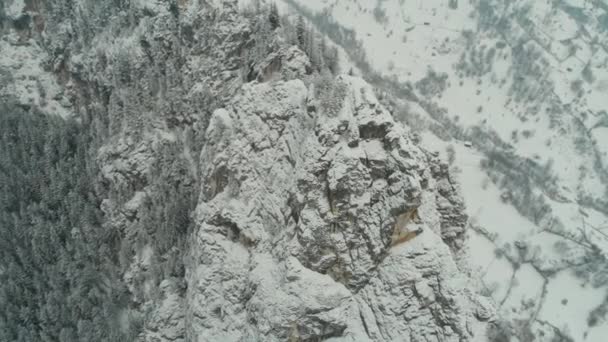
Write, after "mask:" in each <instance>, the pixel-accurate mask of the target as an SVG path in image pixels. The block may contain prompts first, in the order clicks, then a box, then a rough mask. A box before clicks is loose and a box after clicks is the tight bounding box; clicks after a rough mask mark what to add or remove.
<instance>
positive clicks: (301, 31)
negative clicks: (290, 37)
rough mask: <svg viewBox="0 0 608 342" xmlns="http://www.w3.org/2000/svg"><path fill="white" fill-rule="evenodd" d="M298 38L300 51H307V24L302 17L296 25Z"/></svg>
mask: <svg viewBox="0 0 608 342" xmlns="http://www.w3.org/2000/svg"><path fill="white" fill-rule="evenodd" d="M296 37H297V38H298V46H299V47H300V49H302V50H304V51H306V24H305V23H304V17H302V16H299V17H298V22H297V23H296Z"/></svg>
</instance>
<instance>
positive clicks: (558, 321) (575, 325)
mask: <svg viewBox="0 0 608 342" xmlns="http://www.w3.org/2000/svg"><path fill="white" fill-rule="evenodd" d="M605 297H606V289H604V288H593V287H591V286H590V285H588V284H584V283H583V282H582V281H581V280H579V279H578V278H576V276H575V275H574V274H572V273H571V272H570V271H568V270H566V271H562V272H560V273H558V274H557V275H556V276H555V277H554V278H552V279H551V282H549V285H548V286H547V296H546V298H545V301H544V303H543V306H542V309H541V311H540V312H539V318H540V319H542V320H546V321H549V322H551V323H552V324H553V325H555V326H557V327H559V328H566V330H568V331H569V332H570V335H571V336H572V338H574V340H575V341H597V342H602V341H604V339H595V338H594V339H591V336H587V338H586V339H585V332H587V331H588V330H591V331H593V335H592V336H595V337H600V336H602V334H601V333H600V332H603V333H604V334H607V333H608V325H603V326H599V327H598V328H597V329H589V328H588V326H587V315H586V314H585V313H587V312H588V311H589V308H595V307H596V306H597V305H599V304H600V303H601V302H602V301H603V300H604V298H605ZM564 300H565V301H567V302H566V304H564V302H565V301H564ZM605 336H608V335H603V336H602V337H603V338H605Z"/></svg>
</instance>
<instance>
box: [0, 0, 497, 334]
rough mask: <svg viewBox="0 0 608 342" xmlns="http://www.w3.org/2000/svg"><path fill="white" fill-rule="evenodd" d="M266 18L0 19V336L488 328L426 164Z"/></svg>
mask: <svg viewBox="0 0 608 342" xmlns="http://www.w3.org/2000/svg"><path fill="white" fill-rule="evenodd" d="M275 10H276V9H275V8H273V7H269V8H268V7H266V6H264V7H263V8H259V9H256V8H253V9H246V10H241V9H239V7H238V6H237V3H236V1H194V0H191V1H189V0H179V1H169V0H167V1H160V0H156V1H154V0H150V1H121V0H116V1H110V2H100V1H96V0H95V1H94V0H80V1H63V0H56V1H37V0H8V1H5V2H4V3H3V4H2V5H0V25H1V37H0V101H1V102H2V103H1V104H2V106H0V119H1V120H0V123H2V126H1V127H0V137H1V138H2V139H0V143H2V146H1V148H0V157H1V158H2V159H1V160H0V194H2V197H0V225H1V226H0V243H1V244H0V257H1V258H0V340H2V341H286V340H287V341H320V340H332V341H366V340H369V341H395V340H404V341H472V340H477V341H485V340H487V339H488V338H490V336H494V335H496V334H497V331H496V330H495V329H494V328H495V326H489V325H488V324H487V323H488V321H492V320H493V319H494V316H495V313H494V307H493V303H492V301H491V300H489V299H488V298H487V297H484V296H481V295H480V294H479V293H478V290H479V287H478V284H479V281H478V279H475V275H473V274H471V272H470V270H469V267H468V262H469V259H468V255H467V249H466V248H465V246H466V234H465V233H466V229H467V228H468V225H467V219H468V218H467V214H466V213H465V207H464V204H463V201H462V197H461V195H460V190H459V186H458V184H457V182H456V181H455V179H454V177H453V176H452V175H451V173H450V171H449V167H448V165H447V164H446V163H445V162H443V161H442V160H441V159H440V158H439V156H438V154H437V153H430V152H428V151H427V150H426V149H425V148H424V147H423V146H422V145H421V143H420V136H419V134H416V133H413V132H412V131H411V130H410V129H409V128H408V127H406V126H404V125H402V124H401V123H397V122H395V120H394V119H393V117H392V115H391V113H390V112H389V111H388V110H387V109H386V108H385V107H384V106H383V105H382V104H381V103H380V101H379V100H378V99H377V98H376V96H375V94H374V90H373V89H372V87H371V86H369V85H368V84H367V83H366V82H365V81H363V80H362V79H360V78H357V77H352V76H347V75H334V74H335V73H336V72H337V69H338V67H337V65H336V59H337V56H336V55H335V50H333V49H331V48H330V47H326V46H325V45H324V43H320V44H319V45H318V46H319V48H320V47H321V46H323V47H324V48H323V49H322V52H320V53H313V50H312V49H306V48H304V46H305V45H306V46H308V47H310V46H311V45H310V44H308V43H307V44H304V34H305V33H306V34H307V35H308V36H307V38H306V39H308V40H307V41H313V42H314V41H315V39H316V38H315V37H314V36H312V35H311V33H310V32H305V31H304V29H303V26H301V25H300V24H296V25H292V24H290V23H289V22H288V21H287V20H286V18H280V19H279V18H278V17H277V16H276V11H275ZM311 37H312V38H311ZM313 46H316V45H315V44H314V43H313ZM332 72H333V74H332Z"/></svg>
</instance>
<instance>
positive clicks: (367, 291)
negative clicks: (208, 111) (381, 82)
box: [187, 76, 491, 341]
mask: <svg viewBox="0 0 608 342" xmlns="http://www.w3.org/2000/svg"><path fill="white" fill-rule="evenodd" d="M336 82H337V83H339V84H340V85H342V86H344V87H345V88H346V96H345V97H344V98H343V99H342V100H343V104H342V109H341V111H340V112H339V113H338V115H337V116H335V117H328V116H327V115H326V113H324V112H323V110H318V111H317V112H310V111H308V110H307V108H308V105H307V104H308V103H309V102H311V100H313V99H310V98H308V97H307V96H308V95H307V94H310V93H311V92H309V91H307V89H306V86H305V84H304V83H303V82H302V81H300V80H292V81H288V82H282V81H281V82H276V83H257V82H254V83H249V84H245V85H244V86H243V87H242V90H241V92H240V93H239V94H237V96H236V97H235V98H234V99H233V100H232V101H231V102H230V103H229V105H227V106H226V108H223V109H218V110H217V111H215V113H214V114H213V116H212V118H211V122H210V125H209V128H208V130H207V137H208V138H209V140H208V141H209V142H208V144H206V145H205V146H204V148H203V151H202V154H201V158H200V159H201V160H206V161H208V162H207V163H206V167H205V168H204V169H203V170H202V175H201V178H202V182H201V183H202V184H203V189H202V191H201V196H200V201H199V204H198V207H197V216H196V222H197V229H198V230H197V232H196V234H195V237H193V240H194V241H195V246H194V247H193V249H192V253H193V256H192V259H193V260H194V263H195V264H193V265H191V266H192V267H191V268H190V270H189V273H188V275H187V279H188V283H189V286H188V300H187V301H188V302H189V303H192V305H191V306H190V307H189V308H188V317H189V320H190V322H189V323H188V326H190V327H192V329H191V330H190V331H189V334H190V335H189V337H190V339H192V340H267V341H281V340H290V339H291V340H304V341H306V340H315V339H325V338H328V339H329V338H332V339H335V340H352V341H363V340H373V341H392V340H399V339H402V340H410V341H423V340H427V341H430V340H437V341H462V340H468V339H469V337H470V336H471V335H472V333H473V331H474V328H473V326H474V325H475V324H477V323H476V322H479V319H478V315H477V313H478V312H487V310H488V306H483V305H482V304H480V303H482V302H483V301H480V300H478V299H477V295H476V294H475V293H474V287H472V286H471V285H472V284H471V283H470V280H469V279H467V278H466V277H465V276H464V275H463V274H462V273H461V272H460V270H459V269H458V267H457V266H456V264H455V262H454V260H453V255H452V252H451V251H450V248H449V247H448V245H447V244H446V243H449V244H450V246H451V247H452V248H453V250H457V249H458V248H459V246H460V244H461V241H462V240H459V239H462V237H461V235H459V234H454V233H453V231H454V228H452V227H459V226H461V224H462V223H463V222H462V221H463V220H464V221H466V216H464V214H463V213H462V211H461V209H462V208H461V207H458V206H455V205H452V206H451V207H450V208H452V211H450V212H448V211H446V208H447V205H446V204H445V203H444V201H450V203H454V202H455V200H454V198H457V195H456V192H454V191H453V190H452V188H451V187H450V188H449V189H446V187H447V185H449V184H450V183H449V181H448V180H446V177H447V173H445V172H447V171H446V169H445V165H444V164H441V163H439V162H438V161H436V160H434V159H433V158H432V155H430V154H428V153H426V152H425V151H424V150H422V149H421V148H420V147H418V146H416V145H415V144H414V143H413V142H412V141H411V139H410V138H409V137H408V136H409V133H408V132H407V130H406V129H405V128H403V127H402V126H401V125H400V124H397V123H395V122H394V121H393V119H392V118H391V116H390V114H389V113H388V112H387V111H386V110H385V109H384V108H382V107H381V106H380V105H379V103H378V102H377V100H376V99H375V97H374V95H373V93H372V90H371V88H370V87H369V86H367V85H366V84H365V83H364V82H363V81H361V80H359V79H356V78H351V77H347V76H341V77H339V78H338V79H337V80H336ZM441 171H443V172H444V173H441ZM446 197H447V199H446ZM418 208H420V214H419V217H417V218H416V219H415V221H416V222H414V221H412V222H407V223H406V224H409V225H411V226H410V227H399V224H400V223H399V220H398V218H399V217H400V216H401V215H404V214H406V213H408V212H411V211H412V210H414V209H416V210H417V209H418ZM462 227H463V226H462ZM419 228H423V230H424V232H423V233H422V234H420V235H419V236H418V237H416V238H414V239H412V240H410V241H407V242H404V243H402V244H397V245H395V246H392V245H391V235H392V234H393V232H394V230H396V229H412V230H413V229H419ZM463 228H464V227H463ZM457 232H458V233H460V231H457ZM442 238H443V240H442ZM444 241H445V242H444ZM490 310H491V308H490ZM487 319H488V317H484V320H487Z"/></svg>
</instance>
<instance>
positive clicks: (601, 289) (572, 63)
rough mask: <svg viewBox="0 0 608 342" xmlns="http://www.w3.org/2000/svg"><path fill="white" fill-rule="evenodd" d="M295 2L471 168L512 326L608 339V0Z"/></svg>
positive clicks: (440, 146) (484, 249)
mask: <svg viewBox="0 0 608 342" xmlns="http://www.w3.org/2000/svg"><path fill="white" fill-rule="evenodd" d="M281 3H282V4H283V5H284V6H285V7H284V8H285V10H287V9H288V8H291V9H292V10H293V11H294V12H295V13H300V14H302V15H304V16H306V17H307V18H308V19H310V20H311V21H312V22H313V23H315V25H316V26H317V28H318V29H319V30H321V31H322V32H324V33H326V34H328V35H329V36H330V37H332V39H334V40H335V41H336V42H337V43H339V44H341V45H342V46H343V47H344V49H345V51H347V52H348V53H349V55H350V58H351V62H352V63H353V64H354V65H356V67H357V68H355V70H354V72H355V73H360V74H362V75H364V76H365V77H366V78H368V79H370V80H372V81H373V84H374V86H376V87H378V88H379V89H381V90H382V91H384V92H386V94H383V95H384V96H383V102H384V103H385V104H386V105H387V107H388V108H389V109H390V110H391V111H392V112H393V114H394V115H395V117H397V118H400V119H402V120H404V121H405V122H407V123H408V124H409V125H410V126H412V127H414V128H415V129H420V130H426V131H427V132H426V133H425V134H423V142H424V144H425V145H426V146H429V147H430V146H433V147H434V148H436V149H437V150H439V151H441V152H442V154H443V155H444V156H445V157H446V158H448V159H449V160H450V161H451V164H452V166H453V167H455V168H457V169H459V170H460V172H459V173H458V175H456V178H458V179H460V180H461V182H462V185H463V186H462V188H463V195H464V198H465V202H466V205H467V213H468V214H469V216H470V217H471V223H472V227H473V228H474V229H473V230H474V233H472V234H471V239H470V244H469V247H470V249H471V254H472V255H473V256H474V258H473V260H474V261H476V262H477V266H478V269H479V272H480V273H481V274H482V276H483V280H484V284H485V287H486V289H487V292H488V293H490V294H491V295H492V297H493V298H494V300H495V301H496V302H497V304H498V305H499V307H500V310H499V312H500V313H501V316H502V318H503V319H504V320H505V323H504V329H505V334H506V335H513V338H517V339H518V340H519V341H530V340H538V341H545V340H546V341H551V340H552V339H553V338H557V339H567V338H571V339H573V340H575V341H593V342H595V341H597V342H601V341H604V340H605V338H606V336H607V335H608V321H607V318H606V312H608V310H607V307H608V294H607V289H608V282H607V279H608V277H607V274H608V273H607V272H608V266H607V265H608V262H606V256H607V255H608V235H607V230H606V228H607V227H608V226H607V225H608V210H607V208H608V202H607V200H608V178H607V175H608V150H607V147H608V128H607V125H606V123H607V122H608V121H606V120H607V119H606V118H607V116H606V115H607V114H606V113H607V110H608V105H607V102H606V100H605V98H604V97H605V93H606V89H607V88H606V85H607V84H608V74H607V73H606V71H607V70H608V68H607V65H608V64H607V63H608V45H607V42H608V34H607V28H608V26H607V23H608V21H607V20H606V19H607V18H608V6H607V5H606V2H605V1H586V0H581V1H578V0H563V1H562V0H559V1H529V0H518V1H506V2H505V1H493V0H475V1H463V0H460V1H458V0H450V1H433V0H430V1H417V0H416V1H414V0H378V1H357V0H353V1H341V0H340V1H337V0H329V1H326V0H310V1H309V0H305V1H304V0H302V1H300V0H285V1H282V2H281ZM357 69H358V70H357Z"/></svg>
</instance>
